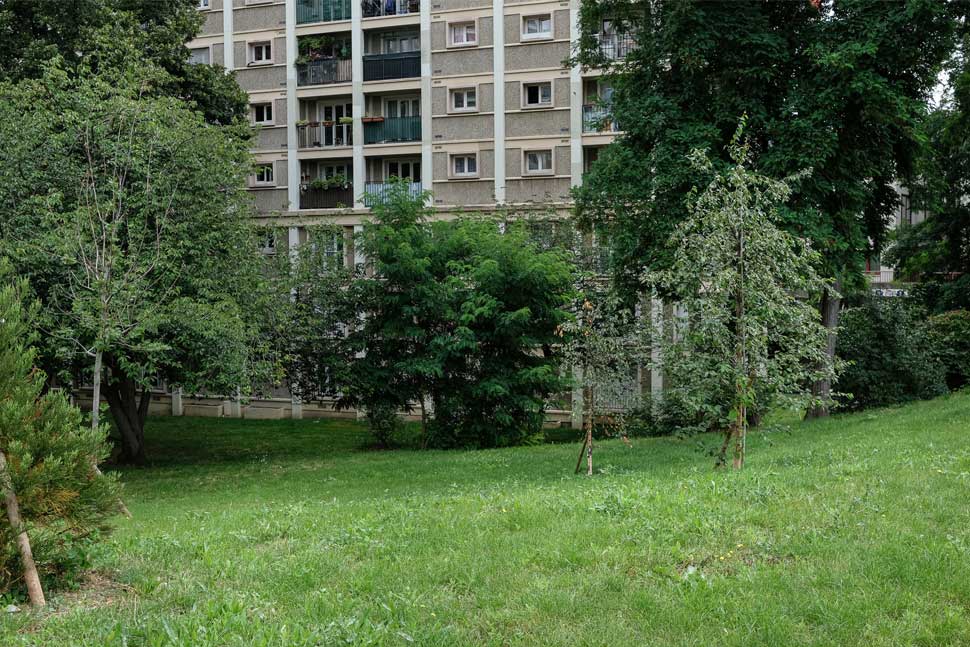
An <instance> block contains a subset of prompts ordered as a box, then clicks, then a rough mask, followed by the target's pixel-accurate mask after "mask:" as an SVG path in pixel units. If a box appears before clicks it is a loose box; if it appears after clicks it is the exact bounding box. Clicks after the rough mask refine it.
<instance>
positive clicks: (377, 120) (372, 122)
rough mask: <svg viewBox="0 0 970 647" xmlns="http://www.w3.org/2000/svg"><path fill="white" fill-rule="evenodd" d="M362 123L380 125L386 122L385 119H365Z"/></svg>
mask: <svg viewBox="0 0 970 647" xmlns="http://www.w3.org/2000/svg"><path fill="white" fill-rule="evenodd" d="M361 121H362V122H364V123H365V124H379V123H381V122H383V121H384V117H363V118H362V119H361Z"/></svg>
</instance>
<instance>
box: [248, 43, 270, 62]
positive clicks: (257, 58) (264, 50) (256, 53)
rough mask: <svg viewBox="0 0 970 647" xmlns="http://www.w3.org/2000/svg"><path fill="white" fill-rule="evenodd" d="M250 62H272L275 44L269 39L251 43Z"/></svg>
mask: <svg viewBox="0 0 970 647" xmlns="http://www.w3.org/2000/svg"><path fill="white" fill-rule="evenodd" d="M249 62H250V63H272V62H273V46H272V44H271V43H269V41H266V42H262V43H250V44H249Z"/></svg>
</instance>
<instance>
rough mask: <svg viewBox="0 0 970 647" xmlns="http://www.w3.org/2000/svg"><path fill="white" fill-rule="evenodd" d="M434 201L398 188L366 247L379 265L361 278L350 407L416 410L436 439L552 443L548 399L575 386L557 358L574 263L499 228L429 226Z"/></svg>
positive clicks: (369, 228) (347, 396)
mask: <svg viewBox="0 0 970 647" xmlns="http://www.w3.org/2000/svg"><path fill="white" fill-rule="evenodd" d="M427 197H428V196H427V195H420V196H412V195H411V194H410V191H409V186H408V185H407V184H406V183H403V182H398V183H396V184H395V186H394V187H393V188H392V189H391V191H389V192H388V193H387V195H385V196H381V199H380V200H377V201H376V202H375V205H374V220H373V221H372V222H370V223H367V224H365V225H364V230H363V233H362V235H361V236H360V238H359V240H358V243H359V245H360V249H361V250H363V252H364V255H365V256H366V258H367V259H368V262H369V263H370V264H371V265H372V267H373V275H372V276H370V275H369V276H364V277H360V278H359V279H357V280H356V281H355V282H354V291H353V293H354V294H355V295H359V299H360V302H359V304H358V307H359V311H360V312H361V313H362V315H363V316H362V317H361V324H360V325H359V326H357V327H355V329H354V330H353V331H352V332H351V333H350V335H348V342H349V345H350V346H349V347H350V349H351V350H352V352H353V357H354V360H353V364H352V366H351V375H350V376H349V378H348V380H347V384H346V385H342V388H341V392H342V394H343V397H342V399H341V403H340V404H341V406H348V405H353V406H363V408H364V409H365V410H368V411H369V410H371V409H373V408H375V407H379V406H387V407H392V408H393V409H394V410H396V411H402V410H403V411H414V410H415V409H416V408H417V405H418V403H420V402H430V403H431V405H432V406H431V407H428V409H427V411H426V412H425V413H426V414H428V415H430V416H431V417H430V419H425V420H423V422H425V423H426V429H425V440H426V442H427V443H428V444H429V445H433V446H437V447H497V446H507V445H516V444H523V443H528V442H532V441H533V440H536V439H539V438H541V434H542V423H543V420H544V409H545V403H546V399H547V398H548V396H549V395H550V394H552V393H556V392H558V391H561V390H562V389H563V388H564V386H565V384H564V379H563V378H562V376H561V375H560V374H559V371H558V362H557V358H556V356H555V353H554V352H553V347H554V345H555V344H556V343H557V342H558V341H559V338H558V337H557V335H556V332H557V330H558V328H559V326H560V325H561V324H562V323H563V322H564V321H565V320H566V317H567V313H566V311H565V309H564V306H565V305H566V303H567V301H568V293H569V290H570V288H571V266H570V265H569V263H568V262H567V261H566V260H565V258H563V256H562V255H561V254H559V253H556V252H552V251H541V250H539V249H538V248H537V247H536V246H535V244H533V243H531V242H529V240H528V238H527V237H526V236H525V232H524V231H522V230H521V229H520V228H517V227H509V228H507V229H506V231H505V233H502V232H501V230H500V229H499V223H497V222H495V221H486V220H477V219H472V218H463V219H460V220H458V221H455V222H430V221H429V215H430V212H429V209H428V208H427V207H426V206H425V200H426V199H427Z"/></svg>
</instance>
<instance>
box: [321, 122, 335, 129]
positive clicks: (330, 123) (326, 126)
mask: <svg viewBox="0 0 970 647" xmlns="http://www.w3.org/2000/svg"><path fill="white" fill-rule="evenodd" d="M321 123H322V124H323V127H324V128H330V127H331V126H333V122H332V121H324V122H321Z"/></svg>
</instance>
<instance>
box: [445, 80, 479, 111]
mask: <svg viewBox="0 0 970 647" xmlns="http://www.w3.org/2000/svg"><path fill="white" fill-rule="evenodd" d="M469 93H473V94H474V96H475V105H474V106H469V105H468V95H469ZM456 97H461V101H462V105H461V107H460V108H459V107H458V106H456V105H455V98H456ZM448 111H449V112H478V86H470V87H467V88H451V89H449V90H448Z"/></svg>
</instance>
